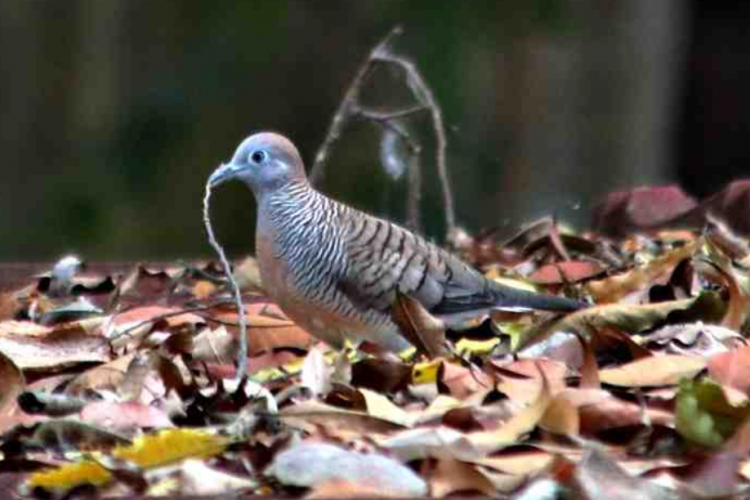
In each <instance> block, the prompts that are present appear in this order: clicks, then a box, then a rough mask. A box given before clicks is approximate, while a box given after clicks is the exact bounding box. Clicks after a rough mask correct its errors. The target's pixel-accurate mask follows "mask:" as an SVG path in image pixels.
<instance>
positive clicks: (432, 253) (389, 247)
mask: <svg viewBox="0 0 750 500" xmlns="http://www.w3.org/2000/svg"><path fill="white" fill-rule="evenodd" d="M230 180H239V181H241V182H243V183H244V184H245V185H247V186H248V187H249V188H250V190H251V191H252V193H253V195H254V197H255V201H256V203H257V222H256V230H255V239H256V257H257V260H258V267H259V269H260V276H261V283H262V285H263V288H264V289H265V290H266V293H267V294H268V296H269V298H270V299H271V300H273V301H274V302H276V303H277V304H278V305H279V307H280V308H281V309H282V310H283V311H284V313H285V314H286V315H287V316H288V317H289V318H290V319H291V320H292V321H294V322H295V323H297V324H298V325H299V326H301V327H302V328H304V329H305V330H307V331H308V332H309V333H310V334H312V335H313V336H314V337H316V338H318V339H320V340H322V341H324V342H326V343H327V344H329V345H331V346H333V347H338V348H340V347H343V346H345V345H346V341H349V342H351V343H352V344H355V345H358V344H360V343H362V342H364V341H368V342H369V343H371V344H375V345H377V346H379V347H380V348H382V349H385V350H387V351H401V350H403V349H405V348H408V347H409V346H410V343H409V342H408V341H407V339H406V338H405V337H404V335H403V334H402V333H401V331H400V330H399V328H398V326H397V325H396V323H394V321H393V319H392V315H391V308H392V306H393V302H394V299H395V297H396V296H397V294H398V293H400V294H403V295H406V296H409V297H411V298H413V299H416V300H417V301H418V302H419V303H420V304H421V305H422V306H423V307H424V308H425V309H426V310H427V311H428V312H429V313H431V314H432V315H434V316H435V317H437V318H438V319H440V320H442V321H443V322H444V324H445V325H446V326H447V327H450V326H453V325H458V324H460V323H461V322H465V321H466V317H467V315H473V316H476V317H478V316H480V315H481V314H482V313H486V312H488V311H491V310H493V309H511V310H534V309H537V310H549V311H559V312H570V311H575V310H578V309H581V308H582V307H585V304H584V303H582V302H579V301H577V300H573V299H568V298H564V297H558V296H552V295H545V294H539V293H534V292H528V291H524V290H519V289H516V288H513V287H509V286H507V285H503V284H500V283H498V282H496V281H494V280H490V279H488V278H486V277H485V276H484V275H483V274H482V273H480V272H479V271H478V270H476V269H475V268H473V267H471V266H470V265H468V264H467V263H465V262H464V261H462V260H461V259H459V258H458V257H456V256H455V255H453V254H451V253H450V252H448V251H447V250H445V249H443V248H442V247H440V246H438V245H436V244H435V243H433V242H431V241H428V240H427V239H425V238H424V237H422V236H420V235H418V234H415V233H414V232H412V231H409V230H408V229H406V228H404V227H402V226H400V225H398V224H395V223H393V222H390V221H388V220H385V219H382V218H378V217H375V216H373V215H369V214H367V213H365V212H363V211H360V210H358V209H356V208H354V207H351V206H348V205H346V204H344V203H341V202H338V201H336V200H334V199H332V198H329V197H328V196H326V195H325V194H323V193H321V192H320V191H318V190H317V189H315V188H314V187H313V186H312V185H311V184H310V182H309V181H308V178H307V175H306V173H305V166H304V163H303V161H302V157H301V156H300V153H299V151H298V150H297V148H296V147H295V145H294V144H293V143H292V142H291V141H290V140H289V139H287V138H286V137H284V136H282V135H280V134H277V133H274V132H260V133H256V134H253V135H251V136H249V137H248V138H246V139H245V140H243V141H242V142H241V143H240V145H239V146H238V147H237V149H236V151H235V153H234V155H233V156H232V159H231V161H229V162H228V163H224V164H221V165H220V166H219V167H218V168H217V169H216V170H215V171H214V172H213V174H211V176H210V177H209V180H208V185H209V188H210V189H213V188H215V187H216V186H219V185H220V184H223V183H225V182H227V181H230Z"/></svg>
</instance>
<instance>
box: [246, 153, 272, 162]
mask: <svg viewBox="0 0 750 500" xmlns="http://www.w3.org/2000/svg"><path fill="white" fill-rule="evenodd" d="M266 158H268V155H267V154H266V152H265V151H253V152H252V153H250V161H252V162H253V163H255V164H257V165H260V164H261V163H263V162H264V161H266Z"/></svg>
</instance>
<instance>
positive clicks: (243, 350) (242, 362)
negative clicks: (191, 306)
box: [203, 181, 247, 380]
mask: <svg viewBox="0 0 750 500" xmlns="http://www.w3.org/2000/svg"><path fill="white" fill-rule="evenodd" d="M210 198H211V183H210V181H209V182H206V195H205V196H204V197H203V224H204V225H205V226H206V233H208V242H209V243H210V244H211V246H212V247H214V250H216V254H217V255H218V256H219V260H220V261H221V266H222V267H223V269H224V274H225V275H226V277H227V279H228V280H229V284H230V285H231V286H232V293H233V294H234V303H235V304H236V305H237V313H238V314H239V325H240V350H239V352H238V353H237V374H236V378H237V380H242V378H243V377H244V376H245V374H246V373H247V318H246V316H245V314H246V312H245V306H244V304H243V303H242V294H241V293H240V287H239V285H238V284H237V281H235V279H234V276H233V275H232V268H231V266H230V265H229V261H228V260H227V257H226V255H225V254H224V249H223V248H222V246H221V245H220V244H219V242H218V241H217V240H216V237H215V236H214V230H213V226H211V217H210V216H209V199H210Z"/></svg>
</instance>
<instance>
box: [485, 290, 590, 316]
mask: <svg viewBox="0 0 750 500" xmlns="http://www.w3.org/2000/svg"><path fill="white" fill-rule="evenodd" d="M493 292H494V294H495V296H496V297H497V301H496V307H497V308H498V309H507V310H529V309H535V310H541V311H559V312H571V311H577V310H579V309H583V308H585V307H587V304H586V303H585V302H581V301H578V300H573V299H568V298H565V297H557V296H555V295H546V294H542V293H534V292H529V291H526V290H519V289H516V288H511V287H508V286H503V285H499V284H498V285H497V286H493Z"/></svg>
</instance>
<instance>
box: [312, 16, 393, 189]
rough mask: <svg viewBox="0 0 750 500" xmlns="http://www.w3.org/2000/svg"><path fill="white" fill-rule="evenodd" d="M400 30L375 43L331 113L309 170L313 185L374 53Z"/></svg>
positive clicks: (339, 134)
mask: <svg viewBox="0 0 750 500" xmlns="http://www.w3.org/2000/svg"><path fill="white" fill-rule="evenodd" d="M402 32H403V30H402V29H401V26H396V27H395V28H393V29H392V30H391V32H390V33H388V35H386V37H385V38H384V39H383V40H382V41H381V42H380V43H379V44H378V45H376V46H375V48H374V49H372V52H370V56H369V57H368V58H367V60H366V61H365V63H364V64H363V65H362V66H360V68H359V70H358V71H357V74H356V76H355V77H354V80H352V83H351V84H350V85H349V88H348V89H347V91H346V93H345V94H344V98H343V99H342V100H341V103H340V104H339V107H338V109H337V110H336V114H335V115H333V120H331V125H330V127H329V128H328V133H327V134H326V137H325V139H324V141H323V144H322V145H321V146H320V149H318V154H317V155H316V156H315V163H313V166H312V170H311V171H310V182H311V183H312V185H313V186H317V185H318V184H319V183H320V182H321V181H322V180H323V177H324V176H325V163H326V160H327V159H328V156H329V154H330V150H331V148H332V147H333V145H334V144H335V143H336V142H337V141H338V140H339V139H340V138H341V133H342V132H343V130H344V127H345V126H346V123H347V122H348V121H349V115H350V113H351V109H352V106H353V105H354V104H355V103H356V102H357V100H358V97H359V91H360V89H361V88H362V83H363V82H364V81H365V79H366V78H367V77H368V76H369V74H370V72H371V71H372V69H373V67H374V65H373V60H374V58H375V55H376V54H378V53H379V52H381V51H382V50H383V49H384V48H385V47H387V46H388V44H389V43H391V40H392V39H393V38H394V37H395V36H397V35H400V34H401V33H402Z"/></svg>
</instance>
